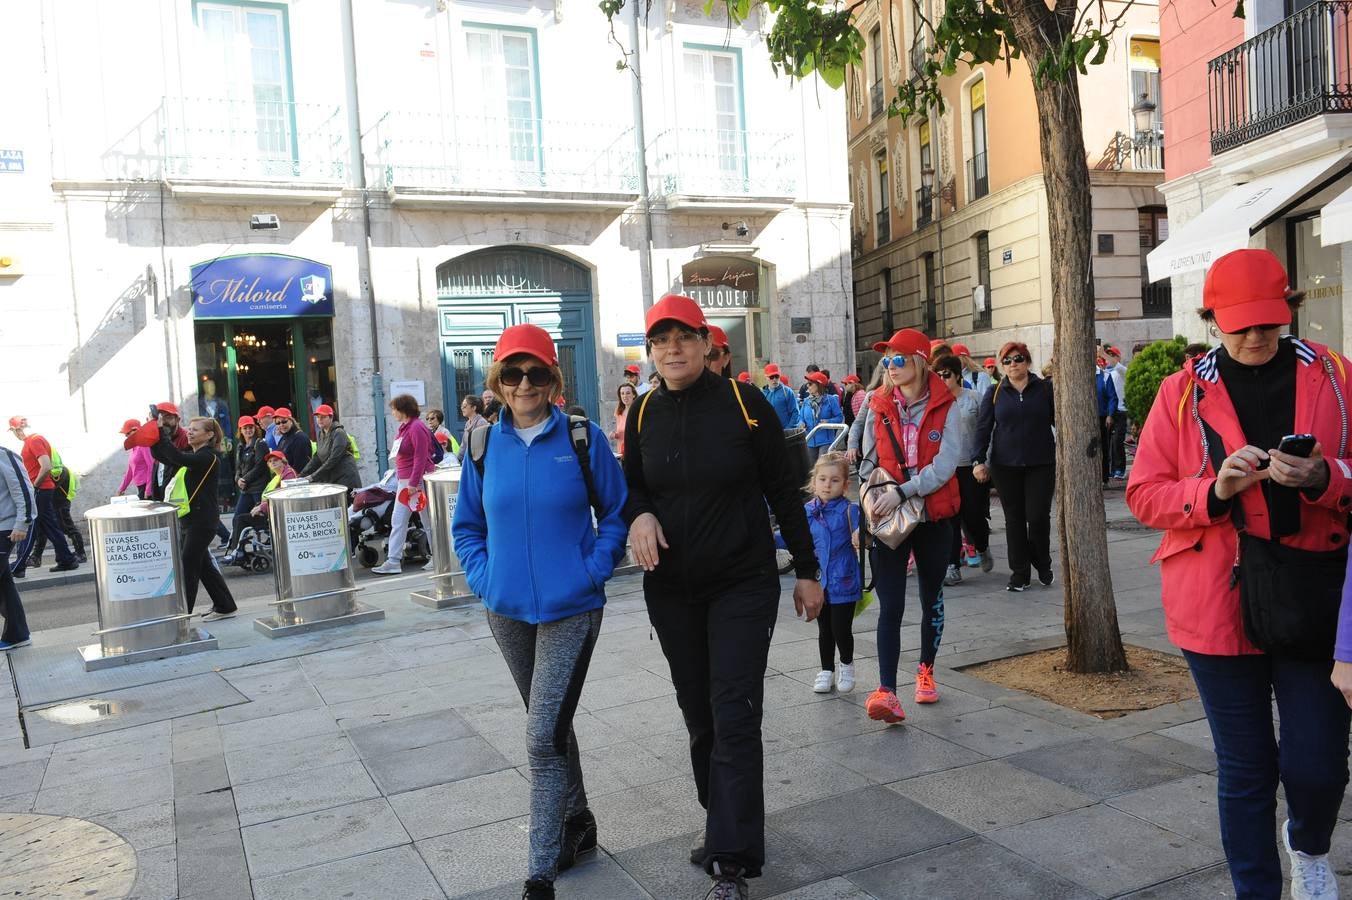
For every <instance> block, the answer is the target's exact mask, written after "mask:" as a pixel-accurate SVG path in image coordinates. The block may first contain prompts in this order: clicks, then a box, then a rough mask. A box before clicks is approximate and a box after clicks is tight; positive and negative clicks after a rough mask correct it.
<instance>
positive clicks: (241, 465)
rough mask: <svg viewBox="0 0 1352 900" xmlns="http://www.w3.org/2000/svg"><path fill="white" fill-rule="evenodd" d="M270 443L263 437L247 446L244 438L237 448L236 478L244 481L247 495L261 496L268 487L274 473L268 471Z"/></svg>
mask: <svg viewBox="0 0 1352 900" xmlns="http://www.w3.org/2000/svg"><path fill="white" fill-rule="evenodd" d="M267 457H268V442H267V441H265V440H264V439H263V438H262V437H258V438H255V439H254V442H253V443H252V444H246V443H245V442H244V438H240V439H239V443H238V444H237V445H236V446H235V477H237V478H243V479H244V488H243V491H244V493H246V494H261V493H263V488H265V487H267V485H268V480H269V479H270V478H272V472H271V471H270V470H269V469H268V459H267Z"/></svg>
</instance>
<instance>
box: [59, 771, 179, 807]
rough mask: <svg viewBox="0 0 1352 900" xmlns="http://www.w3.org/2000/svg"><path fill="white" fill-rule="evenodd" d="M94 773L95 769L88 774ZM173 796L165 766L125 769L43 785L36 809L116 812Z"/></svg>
mask: <svg viewBox="0 0 1352 900" xmlns="http://www.w3.org/2000/svg"><path fill="white" fill-rule="evenodd" d="M89 774H90V775H91V776H96V775H97V771H92V772H90V773H89ZM173 795H174V774H173V771H172V770H170V769H169V768H168V767H167V766H161V767H159V768H154V769H144V770H142V771H140V772H126V773H123V774H121V775H119V776H117V777H116V778H98V777H95V778H93V780H90V781H80V782H75V783H72V784H64V785H61V786H60V787H54V788H43V789H42V790H41V791H39V792H38V799H37V803H36V804H34V810H35V811H36V812H50V813H63V814H66V815H74V816H88V815H91V814H96V813H105V812H117V811H118V810H123V809H131V808H132V807H133V806H144V805H146V804H147V803H157V802H159V801H161V800H168V799H170V798H172V797H173Z"/></svg>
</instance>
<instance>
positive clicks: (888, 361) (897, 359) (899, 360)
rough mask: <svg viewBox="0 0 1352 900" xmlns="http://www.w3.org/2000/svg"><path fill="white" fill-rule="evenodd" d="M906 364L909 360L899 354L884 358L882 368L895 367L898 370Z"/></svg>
mask: <svg viewBox="0 0 1352 900" xmlns="http://www.w3.org/2000/svg"><path fill="white" fill-rule="evenodd" d="M907 362H909V360H908V359H907V358H906V357H904V356H902V355H901V354H897V355H896V356H884V357H883V368H884V369H890V368H892V367H893V366H896V367H897V368H898V369H900V368H902V367H904V366H905V365H906V363H907Z"/></svg>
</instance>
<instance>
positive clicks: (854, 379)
mask: <svg viewBox="0 0 1352 900" xmlns="http://www.w3.org/2000/svg"><path fill="white" fill-rule="evenodd" d="M844 383H845V384H862V383H863V382H861V381H860V380H859V376H858V375H856V374H854V373H853V372H851V373H850V374H848V375H846V376H845V381H844Z"/></svg>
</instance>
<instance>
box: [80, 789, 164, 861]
mask: <svg viewBox="0 0 1352 900" xmlns="http://www.w3.org/2000/svg"><path fill="white" fill-rule="evenodd" d="M83 818H85V819H88V820H89V821H91V822H94V823H97V824H99V825H102V826H103V827H104V828H107V829H108V830H109V831H112V832H113V833H115V834H116V835H117V836H118V837H120V838H122V840H124V841H126V842H127V843H128V844H131V846H132V847H133V848H134V849H135V850H136V852H137V854H138V855H139V854H140V852H141V851H142V850H150V849H152V848H155V847H163V846H164V845H165V844H172V843H174V801H172V800H161V801H160V802H158V803H147V804H146V805H145V806H133V807H131V808H130V809H121V810H118V811H116V812H106V813H96V814H92V815H91V814H86V815H84V816H83Z"/></svg>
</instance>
